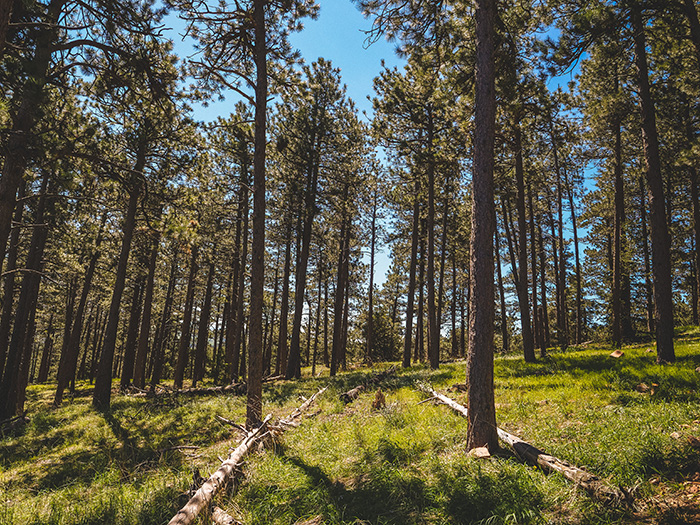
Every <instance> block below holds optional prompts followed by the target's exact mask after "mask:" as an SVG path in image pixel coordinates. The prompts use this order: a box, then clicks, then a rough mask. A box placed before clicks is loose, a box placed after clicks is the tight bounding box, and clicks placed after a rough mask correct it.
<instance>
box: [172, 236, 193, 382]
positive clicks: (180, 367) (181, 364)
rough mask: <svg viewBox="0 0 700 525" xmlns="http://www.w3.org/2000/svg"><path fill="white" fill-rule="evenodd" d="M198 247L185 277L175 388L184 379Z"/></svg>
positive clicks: (187, 359) (174, 379)
mask: <svg viewBox="0 0 700 525" xmlns="http://www.w3.org/2000/svg"><path fill="white" fill-rule="evenodd" d="M198 253H199V249H198V247H197V246H193V247H192V256H191V261H190V273H189V276H188V277H187V293H186V295H185V312H184V317H183V319H182V329H181V331H180V341H179V343H178V347H177V361H176V363H175V372H174V378H173V385H174V386H175V388H182V382H183V380H184V379H185V369H186V368H187V362H188V361H189V354H190V352H189V350H190V339H191V336H192V309H193V308H194V290H195V286H196V284H197V271H198V269H199V266H198V264H197V255H198Z"/></svg>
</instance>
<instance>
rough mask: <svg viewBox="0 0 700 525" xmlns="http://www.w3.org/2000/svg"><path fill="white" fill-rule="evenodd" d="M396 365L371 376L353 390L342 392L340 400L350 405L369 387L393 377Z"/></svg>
mask: <svg viewBox="0 0 700 525" xmlns="http://www.w3.org/2000/svg"><path fill="white" fill-rule="evenodd" d="M396 370H397V368H396V365H393V366H391V367H390V368H387V369H386V370H383V371H382V372H377V373H375V374H373V375H372V376H371V377H370V378H369V379H367V380H366V381H365V382H363V383H361V384H359V385H357V386H356V387H354V388H351V389H350V390H348V391H347V392H343V393H342V394H340V399H341V400H342V401H343V403H345V404H346V405H347V404H349V403H352V402H353V401H355V399H357V398H358V397H359V396H360V394H361V393H362V392H363V391H364V390H365V389H367V387H369V386H371V385H376V384H379V383H381V382H382V381H384V380H385V379H386V378H387V377H389V376H391V375H394V374H395V373H396Z"/></svg>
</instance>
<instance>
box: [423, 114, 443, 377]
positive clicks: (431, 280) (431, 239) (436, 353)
mask: <svg viewBox="0 0 700 525" xmlns="http://www.w3.org/2000/svg"><path fill="white" fill-rule="evenodd" d="M427 116H428V165H427V171H428V216H427V225H426V226H427V229H428V283H427V284H428V287H427V288H428V290H427V292H428V361H429V362H430V368H432V369H433V370H435V369H437V368H438V367H439V366H440V331H439V329H438V326H437V311H436V305H435V295H436V294H435V160H434V158H433V118H432V113H430V112H429V113H428V115H427Z"/></svg>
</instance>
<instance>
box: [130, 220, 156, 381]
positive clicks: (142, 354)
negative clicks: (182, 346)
mask: <svg viewBox="0 0 700 525" xmlns="http://www.w3.org/2000/svg"><path fill="white" fill-rule="evenodd" d="M159 245H160V233H157V234H156V235H155V236H154V239H153V246H152V247H151V253H150V257H149V258H148V276H147V277H146V290H145V293H144V301H143V315H142V316H141V326H140V328H139V341H138V345H137V347H136V355H135V359H134V368H133V378H134V385H136V386H137V387H138V388H144V387H145V386H146V357H147V356H148V348H149V343H150V341H151V317H152V314H153V290H154V285H155V277H156V261H157V260H158V247H159ZM153 351H154V352H155V351H157V350H156V347H155V345H154V346H153ZM122 373H123V372H122ZM123 383H124V382H123V381H122V385H123Z"/></svg>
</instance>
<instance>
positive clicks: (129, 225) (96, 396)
mask: <svg viewBox="0 0 700 525" xmlns="http://www.w3.org/2000/svg"><path fill="white" fill-rule="evenodd" d="M145 165H146V151H145V146H141V147H140V148H139V151H138V153H137V161H136V165H135V166H134V172H133V175H132V177H131V179H132V180H131V188H129V203H128V206H127V210H126V215H125V217H124V226H123V229H122V246H121V251H120V253H119V261H118V263H117V274H116V279H115V282H114V289H113V291H112V300H111V303H110V306H109V317H108V321H107V328H106V332H105V337H104V342H103V343H102V349H101V351H100V359H99V365H98V369H97V375H96V376H95V390H94V393H93V397H92V404H93V406H94V407H95V408H96V409H98V410H108V409H109V405H110V398H111V394H112V364H113V360H114V349H115V346H116V343H117V329H118V325H119V311H120V309H121V300H122V294H123V292H124V285H125V284H126V273H127V267H128V263H129V253H130V252H131V241H132V239H133V236H134V229H135V226H136V207H137V204H138V201H139V197H140V196H141V188H142V184H143V181H142V179H141V177H142V171H143V168H144V166H145Z"/></svg>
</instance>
